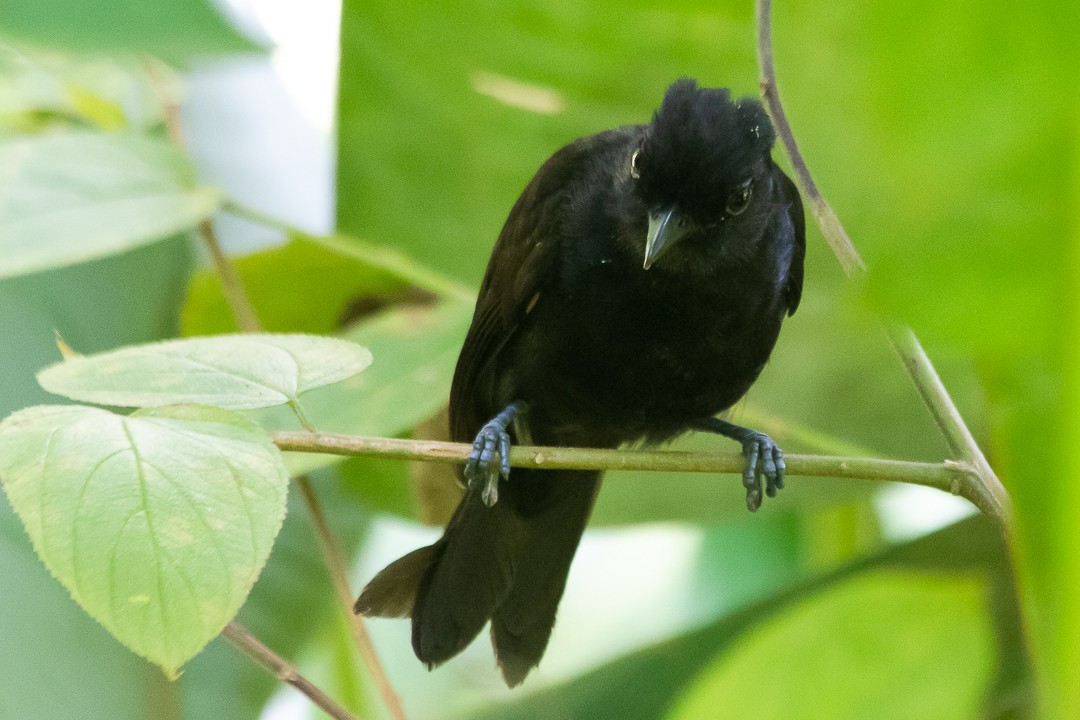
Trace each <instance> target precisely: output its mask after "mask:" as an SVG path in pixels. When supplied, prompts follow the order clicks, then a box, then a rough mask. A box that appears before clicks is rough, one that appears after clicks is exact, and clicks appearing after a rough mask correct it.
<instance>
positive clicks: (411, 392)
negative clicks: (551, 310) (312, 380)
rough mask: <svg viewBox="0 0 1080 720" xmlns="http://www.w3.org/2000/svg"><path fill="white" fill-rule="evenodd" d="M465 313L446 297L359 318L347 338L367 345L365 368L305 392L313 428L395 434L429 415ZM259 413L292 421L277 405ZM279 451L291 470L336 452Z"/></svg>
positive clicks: (445, 388)
mask: <svg viewBox="0 0 1080 720" xmlns="http://www.w3.org/2000/svg"><path fill="white" fill-rule="evenodd" d="M471 317H472V308H471V307H470V306H468V305H465V304H463V303H460V302H456V301H445V302H443V303H440V304H438V305H436V306H433V307H425V306H404V307H397V308H392V309H390V310H387V311H385V312H383V313H381V314H379V315H377V316H375V317H373V318H372V319H370V320H368V321H366V322H364V323H362V324H361V325H359V326H358V327H357V328H356V329H354V330H351V331H350V332H348V333H346V335H345V338H346V339H348V340H350V341H352V342H355V343H359V344H362V345H363V346H364V347H366V348H368V349H369V350H370V351H371V354H372V356H373V357H374V361H373V362H372V364H371V367H370V368H368V370H367V371H365V372H364V373H362V374H360V375H356V376H354V377H352V378H349V379H348V380H346V381H344V382H342V383H338V384H337V385H334V386H333V387H326V388H321V389H318V390H315V391H313V392H311V393H309V394H308V395H306V396H304V409H305V411H306V412H307V415H308V417H309V418H310V419H311V421H312V423H314V425H315V426H316V427H317V428H318V429H319V430H324V431H331V432H343V433H350V434H353V435H375V436H393V435H398V434H400V433H402V432H405V431H406V430H408V429H409V428H411V427H413V426H414V425H416V424H417V423H419V422H420V421H422V420H425V419H427V418H429V417H431V416H432V415H434V414H435V412H436V411H437V410H438V409H439V408H441V407H442V406H443V405H445V404H446V400H447V397H449V394H450V379H451V378H452V377H453V373H454V364H455V362H456V360H457V354H458V351H459V349H460V348H461V342H462V340H463V339H464V337H465V331H466V330H467V329H468V326H469V321H470V319H471ZM258 417H259V422H260V424H261V425H262V426H263V427H265V428H268V429H271V428H272V429H277V430H284V429H293V428H295V427H296V426H297V421H296V418H295V417H292V416H291V414H290V413H288V412H287V411H283V409H282V408H277V409H270V410H268V411H263V412H260V413H259V416H258ZM285 457H286V464H287V465H288V467H289V470H290V472H292V473H293V474H294V475H295V474H299V473H302V472H307V471H309V470H312V469H314V468H316V467H322V466H325V465H328V464H330V463H334V462H338V461H339V460H340V459H341V458H339V457H334V456H330V455H312V454H310V453H286V454H285Z"/></svg>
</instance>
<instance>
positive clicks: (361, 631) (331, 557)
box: [296, 433, 405, 720]
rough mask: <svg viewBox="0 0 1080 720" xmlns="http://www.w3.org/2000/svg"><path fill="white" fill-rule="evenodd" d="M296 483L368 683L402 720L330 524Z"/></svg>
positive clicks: (305, 487) (311, 493) (309, 491)
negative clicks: (355, 602) (354, 608)
mask: <svg viewBox="0 0 1080 720" xmlns="http://www.w3.org/2000/svg"><path fill="white" fill-rule="evenodd" d="M309 434H310V433H309ZM296 482H297V484H298V485H299V486H300V494H301V495H303V497H304V502H305V503H306V504H307V508H308V511H309V512H310V513H311V518H312V520H314V521H315V534H316V535H317V536H318V538H319V545H320V547H321V550H322V555H323V561H324V562H325V563H326V567H327V568H328V569H329V570H330V577H331V579H332V580H333V582H334V591H335V592H336V593H337V596H338V602H340V603H341V604H342V605H343V606H344V607H346V608H348V613H347V614H348V616H349V629H350V630H351V631H352V636H353V640H355V641H356V646H357V648H359V650H360V655H361V656H362V657H363V658H364V663H365V664H367V666H368V671H369V672H370V673H371V679H372V681H373V682H374V683H375V686H376V687H377V688H378V690H379V694H380V695H381V696H382V699H383V702H385V703H386V707H387V709H388V710H389V711H390V716H391V717H393V718H394V720H405V709H404V708H403V707H402V705H401V699H400V698H399V697H398V695H397V693H396V692H394V687H393V685H391V684H390V678H389V677H387V675H386V670H385V669H383V666H382V662H381V661H380V660H379V655H378V653H377V652H376V651H375V646H374V645H373V644H372V642H371V636H370V635H368V632H367V627H366V626H365V625H364V623H363V620H362V618H361V617H360V616H359V615H357V614H356V613H354V612H352V604H353V594H352V590H351V589H350V588H349V571H348V568H347V566H346V564H345V556H344V555H343V554H342V553H341V548H340V547H338V543H337V539H336V538H335V537H334V533H333V531H332V530H331V529H330V524H329V523H327V522H326V515H324V514H323V511H322V506H321V505H320V504H319V500H318V497H317V496H316V495H315V488H314V487H313V486H312V484H311V480H310V479H309V478H308V477H307V476H306V475H301V476H300V477H299V478H297V479H296Z"/></svg>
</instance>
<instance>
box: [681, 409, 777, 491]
mask: <svg viewBox="0 0 1080 720" xmlns="http://www.w3.org/2000/svg"><path fill="white" fill-rule="evenodd" d="M694 427H696V428H697V429H698V430H707V431H709V432H714V433H717V434H719V435H723V436H724V437H729V438H731V439H732V440H737V441H738V442H739V443H740V444H741V445H742V452H743V456H744V457H745V458H746V464H745V465H743V473H742V478H743V487H745V488H746V507H747V509H749V510H750V512H754V511H755V510H757V509H758V508H759V507H761V501H762V500H763V499H764V498H763V495H768V496H769V497H776V491H777V490H783V489H784V470H785V469H786V468H787V466H786V465H785V464H784V451H783V450H781V449H780V446H778V445H777V444H776V443H775V442H774V441H773V439H772V438H771V437H769V436H768V435H766V434H765V433H762V432H758V431H756V430H750V429H749V428H744V427H741V426H739V425H735V424H734V423H729V422H728V421H727V420H721V419H720V418H704V419H702V420H699V421H698V422H696V423H694ZM763 480H764V482H762V481H763Z"/></svg>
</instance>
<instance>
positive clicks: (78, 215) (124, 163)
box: [0, 131, 218, 278]
mask: <svg viewBox="0 0 1080 720" xmlns="http://www.w3.org/2000/svg"><path fill="white" fill-rule="evenodd" d="M0 167H3V168H4V173H3V175H0V258H2V259H0V278H5V277H12V276H15V275H21V274H25V273H30V272H37V271H40V270H44V269H48V268H54V267H59V266H63V265H72V264H74V263H78V262H84V261H86V260H93V259H95V258H98V257H101V256H103V255H109V254H112V253H118V252H123V251H125V250H130V249H131V248H134V247H138V246H139V245H145V244H148V243H152V242H156V241H159V240H162V239H164V238H166V237H169V236H170V235H173V234H175V233H177V232H179V231H181V230H184V229H187V228H190V227H193V226H194V225H195V224H196V223H198V222H199V221H200V220H202V219H204V218H206V217H207V216H208V215H209V214H210V213H212V212H213V211H214V209H215V208H216V207H217V204H218V195H217V193H216V192H215V191H213V190H211V189H208V188H204V187H201V186H199V185H198V183H197V181H196V178H195V170H194V168H193V167H192V166H191V163H190V162H189V161H188V159H187V157H186V156H184V154H183V153H181V152H180V151H179V150H177V149H176V148H174V147H173V146H171V145H169V144H168V143H166V142H165V141H163V140H153V139H150V138H146V137H140V136H137V135H123V134H118V135H105V134H99V133H92V132H87V131H71V132H59V133H50V134H45V135H34V136H26V137H13V138H8V139H5V140H2V141H0Z"/></svg>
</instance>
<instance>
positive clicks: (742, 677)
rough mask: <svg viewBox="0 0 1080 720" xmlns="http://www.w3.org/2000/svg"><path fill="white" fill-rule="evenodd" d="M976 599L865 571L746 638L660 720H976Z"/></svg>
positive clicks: (932, 580)
mask: <svg viewBox="0 0 1080 720" xmlns="http://www.w3.org/2000/svg"><path fill="white" fill-rule="evenodd" d="M984 590H985V589H984V586H983V583H982V582H981V581H980V580H979V579H978V578H962V577H940V576H937V575H932V574H912V573H899V572H896V571H890V572H878V573H869V574H867V573H864V574H862V575H860V576H858V577H856V578H853V579H851V580H848V581H847V582H845V583H842V584H840V585H838V586H836V587H833V588H829V589H828V590H826V591H824V592H822V593H821V594H820V595H818V596H816V597H813V598H811V599H809V600H807V601H805V602H803V603H800V604H799V605H798V606H796V607H794V608H792V610H791V611H790V612H788V613H786V614H785V615H784V616H782V617H779V618H776V619H774V620H772V621H770V622H766V623H763V624H762V625H761V626H760V627H757V628H755V630H754V631H753V632H752V633H750V634H749V635H748V636H747V637H745V638H742V639H741V640H740V642H739V643H738V645H737V646H736V647H734V648H733V649H732V651H731V652H730V653H727V654H725V655H724V656H722V657H721V658H720V659H719V660H718V661H716V662H715V663H714V664H713V665H711V666H710V667H708V668H706V669H705V670H704V671H703V672H702V673H701V675H700V677H699V678H697V679H696V680H695V681H694V682H693V683H691V685H690V687H689V688H688V689H687V691H686V693H685V694H684V695H683V697H682V698H681V699H680V700H679V702H678V703H677V704H676V706H675V708H674V710H673V711H672V712H671V713H669V714H668V716H667V717H668V718H669V719H670V720H694V719H695V718H703V717H709V718H717V720H720V719H721V718H745V717H747V716H751V715H752V716H753V717H755V718H763V719H766V720H768V719H770V718H771V719H775V720H780V719H781V718H784V719H786V718H791V717H794V716H803V717H829V718H836V719H837V720H843V719H844V718H852V719H854V718H859V719H860V720H861V719H862V718H865V717H867V716H868V715H872V716H873V717H875V718H883V719H888V720H900V719H910V720H917V719H921V718H928V717H935V718H956V719H957V720H959V719H960V718H971V720H975V718H978V717H980V712H979V711H980V709H981V708H980V705H981V702H982V699H983V694H984V693H985V691H986V684H987V681H988V680H989V671H990V664H991V660H992V639H991V633H990V627H989V623H988V622H987V616H986V608H985V603H984ZM840 678H842V681H841V682H837V680H838V679H840ZM755 687H760V688H761V689H762V690H761V692H754V691H752V690H751V691H749V692H748V689H749V688H755Z"/></svg>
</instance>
